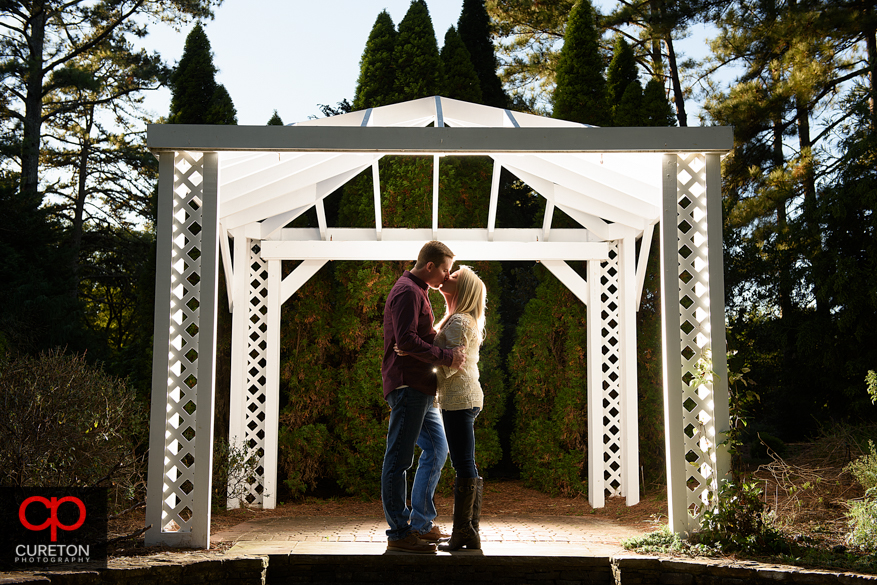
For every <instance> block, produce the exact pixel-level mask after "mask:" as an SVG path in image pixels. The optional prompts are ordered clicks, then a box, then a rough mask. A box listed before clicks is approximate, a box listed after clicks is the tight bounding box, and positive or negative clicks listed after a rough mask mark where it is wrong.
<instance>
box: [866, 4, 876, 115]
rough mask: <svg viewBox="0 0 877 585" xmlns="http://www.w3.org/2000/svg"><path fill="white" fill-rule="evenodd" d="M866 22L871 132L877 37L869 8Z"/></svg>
mask: <svg viewBox="0 0 877 585" xmlns="http://www.w3.org/2000/svg"><path fill="white" fill-rule="evenodd" d="M866 22H868V25H869V26H868V27H867V30H865V46H866V47H867V50H868V77H869V80H868V81H869V82H870V84H871V87H870V89H871V91H870V94H871V95H870V98H869V100H868V106H869V107H870V109H871V132H877V39H875V33H877V31H875V29H874V26H873V24H872V21H871V11H870V10H869V11H868V13H867V16H866Z"/></svg>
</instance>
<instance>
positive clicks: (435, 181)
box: [432, 97, 441, 240]
mask: <svg viewBox="0 0 877 585" xmlns="http://www.w3.org/2000/svg"><path fill="white" fill-rule="evenodd" d="M437 104H438V97H436V107H438V105H437ZM437 111H438V112H441V109H439V110H437ZM438 213H439V157H438V155H436V156H434V157H432V239H433V240H436V239H438V238H437V236H436V234H438Z"/></svg>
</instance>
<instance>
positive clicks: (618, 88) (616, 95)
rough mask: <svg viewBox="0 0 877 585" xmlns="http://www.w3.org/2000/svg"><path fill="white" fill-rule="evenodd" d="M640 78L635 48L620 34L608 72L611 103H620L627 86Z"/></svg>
mask: <svg viewBox="0 0 877 585" xmlns="http://www.w3.org/2000/svg"><path fill="white" fill-rule="evenodd" d="M638 78H639V72H638V71H637V69H636V59H635V58H634V55H633V48H631V46H630V45H629V44H628V43H627V41H625V40H624V37H622V36H621V35H618V36H617V37H616V38H615V46H614V47H613V48H612V60H611V61H610V62H609V69H608V70H607V72H606V95H607V99H608V100H609V103H610V104H611V105H613V106H614V105H616V104H618V103H620V102H621V97H622V96H623V95H624V92H625V91H626V90H627V86H628V85H630V84H631V83H633V82H634V81H638ZM640 91H642V90H640Z"/></svg>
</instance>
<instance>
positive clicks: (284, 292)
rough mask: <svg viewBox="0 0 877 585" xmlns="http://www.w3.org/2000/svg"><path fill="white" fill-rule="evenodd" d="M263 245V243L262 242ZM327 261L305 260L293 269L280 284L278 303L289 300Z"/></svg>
mask: <svg viewBox="0 0 877 585" xmlns="http://www.w3.org/2000/svg"><path fill="white" fill-rule="evenodd" d="M263 244H264V242H263ZM326 262H327V260H305V261H303V262H302V263H301V264H299V265H298V266H296V267H295V270H293V271H292V272H291V273H290V274H289V275H288V276H287V277H286V278H284V279H283V282H282V283H280V303H281V304H283V303H285V302H286V301H288V300H289V297H291V296H292V295H294V294H295V291H297V290H298V289H300V288H301V287H302V285H303V284H304V283H306V282H307V281H308V280H310V279H311V277H312V276H313V275H315V274H316V273H317V272H318V271H319V270H320V268H322V267H323V265H325V264H326Z"/></svg>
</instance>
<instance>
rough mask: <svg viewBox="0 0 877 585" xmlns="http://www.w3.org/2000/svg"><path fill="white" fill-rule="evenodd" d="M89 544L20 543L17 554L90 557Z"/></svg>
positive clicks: (27, 555)
mask: <svg viewBox="0 0 877 585" xmlns="http://www.w3.org/2000/svg"><path fill="white" fill-rule="evenodd" d="M89 549H90V545H87V544H27V545H25V544H19V545H18V546H16V547H15V554H16V555H17V556H19V557H88V556H91V554H90V551H89Z"/></svg>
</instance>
